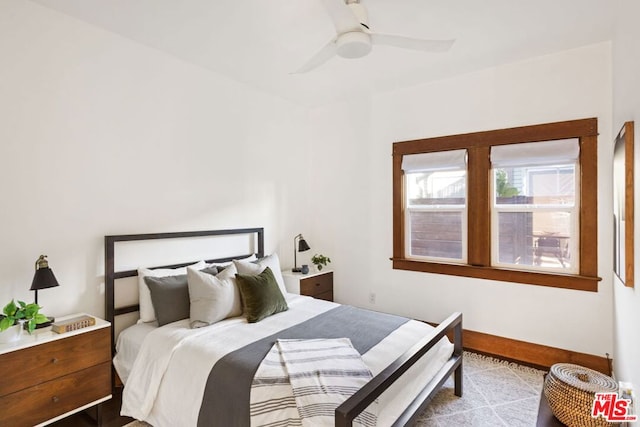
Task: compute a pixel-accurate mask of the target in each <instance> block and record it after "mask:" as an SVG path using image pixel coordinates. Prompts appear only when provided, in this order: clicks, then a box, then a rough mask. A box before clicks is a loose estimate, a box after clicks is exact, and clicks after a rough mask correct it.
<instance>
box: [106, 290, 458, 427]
mask: <svg viewBox="0 0 640 427" xmlns="http://www.w3.org/2000/svg"><path fill="white" fill-rule="evenodd" d="M288 304H289V310H288V311H286V312H284V313H279V314H277V315H274V316H271V317H269V318H267V319H264V320H263V321H261V322H259V323H255V324H249V323H247V322H246V320H245V319H243V318H233V319H226V320H223V321H221V322H218V323H216V324H215V325H212V326H209V327H206V328H200V329H189V327H188V319H185V320H183V321H179V322H174V323H171V324H169V325H165V326H163V327H161V328H158V327H155V326H154V325H149V324H138V325H134V326H132V327H130V328H127V329H126V330H125V331H123V332H122V333H121V334H120V336H119V338H118V346H117V348H118V355H117V356H116V358H115V359H114V365H115V366H116V370H117V371H118V374H119V375H120V376H121V378H122V380H123V381H124V382H125V390H124V393H123V405H122V414H123V415H128V416H132V417H134V418H136V419H139V420H144V421H147V422H148V423H150V424H152V425H154V426H156V427H162V426H195V425H197V421H198V413H199V409H200V405H201V402H202V395H203V391H204V388H205V383H206V380H207V377H208V374H209V372H210V371H211V369H212V367H213V366H214V364H215V363H216V362H217V361H218V360H220V359H221V358H222V357H224V355H226V354H228V353H229V352H231V351H234V350H236V349H238V348H241V347H243V346H245V345H247V344H250V343H252V342H254V341H257V340H259V339H261V338H264V337H266V336H269V335H271V334H273V333H275V332H277V331H279V330H283V329H285V328H288V327H290V326H292V325H295V324H298V323H300V322H302V321H304V320H307V319H309V318H311V317H314V316H316V315H318V314H320V313H324V312H326V311H328V310H331V309H332V308H335V307H337V306H338V304H335V303H332V302H328V301H322V300H315V299H313V298H309V297H304V296H299V295H295V296H293V295H288ZM431 331H433V328H432V327H431V326H429V325H426V324H424V323H422V322H417V321H408V322H406V323H405V324H403V325H402V326H401V327H399V328H398V329H396V330H394V331H393V332H391V333H390V334H389V335H388V336H386V337H385V338H384V339H382V340H381V341H380V342H379V343H378V344H376V345H375V346H373V347H372V348H371V349H369V350H368V351H367V352H366V353H365V354H363V355H362V360H363V361H364V362H365V364H366V365H367V366H368V367H369V369H370V370H371V372H372V374H373V375H374V376H375V375H376V374H378V373H380V372H381V371H382V370H383V369H384V368H386V367H387V366H388V365H389V364H391V363H392V362H393V361H394V360H395V359H397V358H398V357H399V356H400V355H401V354H402V353H403V352H404V351H406V350H407V349H408V348H410V347H411V346H412V345H413V344H415V343H416V342H417V341H419V340H420V339H421V338H423V337H425V336H429V335H430V333H431ZM452 353H453V345H452V344H451V343H449V341H448V340H447V339H446V338H443V339H442V340H441V341H440V342H439V343H438V344H437V345H436V346H434V348H432V349H431V350H430V351H429V352H428V353H427V355H426V356H425V357H423V358H422V359H421V360H420V361H419V362H418V363H417V364H416V365H414V366H413V367H411V368H410V369H409V371H408V372H407V373H406V374H405V375H403V377H402V378H401V379H400V380H398V381H396V383H394V384H393V385H392V387H391V388H389V389H388V390H387V391H386V392H385V393H384V394H383V395H382V396H381V397H380V399H379V415H378V423H379V424H378V425H381V426H384V425H390V424H392V423H393V421H395V419H396V418H397V417H398V416H399V415H400V414H401V413H402V411H403V410H404V408H405V407H406V406H407V405H408V404H409V403H410V402H411V401H412V400H413V399H414V398H415V396H416V394H417V393H418V392H419V391H420V390H421V389H422V388H423V387H424V385H425V384H426V383H428V382H429V380H430V379H431V378H433V376H434V375H435V374H436V373H437V372H438V371H439V370H440V368H441V367H442V366H443V365H444V363H445V362H446V361H447V360H448V359H449V358H450V356H451V354H452Z"/></svg>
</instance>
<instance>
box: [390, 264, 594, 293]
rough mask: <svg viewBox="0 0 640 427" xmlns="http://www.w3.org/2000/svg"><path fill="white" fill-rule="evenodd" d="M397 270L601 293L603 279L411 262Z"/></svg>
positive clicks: (396, 268) (395, 267) (394, 266)
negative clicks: (599, 284)
mask: <svg viewBox="0 0 640 427" xmlns="http://www.w3.org/2000/svg"><path fill="white" fill-rule="evenodd" d="M392 261H393V269H394V270H409V271H421V272H425V273H436V274H447V275H450V276H462V277H473V278H476V279H489V280H499V281H502V282H512V283H522V284H526V285H538V286H550V287H554V288H563V289H574V290H578V291H588V292H598V282H599V281H600V280H602V279H601V278H600V277H588V276H579V275H570V274H553V273H547V272H533V271H518V270H508V269H501V268H495V267H477V266H473V265H455V264H440V263H435V262H426V261H416V260H410V259H392Z"/></svg>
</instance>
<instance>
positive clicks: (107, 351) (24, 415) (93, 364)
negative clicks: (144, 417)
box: [0, 314, 111, 427]
mask: <svg viewBox="0 0 640 427" xmlns="http://www.w3.org/2000/svg"><path fill="white" fill-rule="evenodd" d="M75 316H78V314H75V315H73V316H67V317H75ZM64 319H65V318H60V319H57V320H64ZM0 378H1V380H0V426H11V427H20V426H29V427H30V426H34V425H46V424H49V423H51V422H53V421H57V420H59V419H62V418H65V417H66V416H68V415H71V414H73V413H75V412H78V411H81V410H83V409H86V408H89V407H92V406H95V405H97V404H99V403H101V402H104V401H106V400H109V399H110V398H111V325H110V323H109V322H106V321H104V320H101V319H98V318H96V324H95V325H94V326H89V327H86V328H83V329H79V330H76V331H72V332H66V333H62V334H56V333H54V332H51V327H48V328H43V329H40V330H36V331H35V332H34V333H33V334H32V335H29V334H28V332H27V331H23V334H22V337H21V339H20V340H19V341H17V342H15V343H12V344H0ZM98 413H100V411H98ZM99 423H100V417H99V416H98V424H99Z"/></svg>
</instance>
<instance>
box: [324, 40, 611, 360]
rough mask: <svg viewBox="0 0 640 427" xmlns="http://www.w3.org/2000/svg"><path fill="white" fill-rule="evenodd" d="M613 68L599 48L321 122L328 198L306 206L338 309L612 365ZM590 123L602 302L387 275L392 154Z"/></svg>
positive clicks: (592, 296) (561, 293) (585, 296)
mask: <svg viewBox="0 0 640 427" xmlns="http://www.w3.org/2000/svg"><path fill="white" fill-rule="evenodd" d="M610 64H611V47H610V44H609V43H604V44H598V45H594V46H589V47H584V48H581V49H575V50H570V51H566V52H562V53H558V54H554V55H549V56H544V57H540V58H535V59H531V60H528V61H524V62H519V63H514V64H510V65H505V66H501V67H497V68H492V69H488V70H484V71H480V72H476V73H473V74H467V75H463V76H459V77H456V78H452V79H449V80H444V81H440V82H435V83H432V84H428V85H422V86H418V87H414V88H410V89H405V90H399V91H395V92H392V93H387V94H383V95H380V96H376V97H375V98H374V99H373V100H371V102H368V101H367V100H366V99H362V100H361V102H360V103H357V102H353V103H352V104H350V105H347V104H337V105H333V106H329V107H325V108H322V109H318V110H316V111H315V112H314V114H313V116H312V117H313V119H314V121H318V120H323V121H324V128H323V129H324V131H323V132H318V133H316V134H315V135H316V136H317V138H318V139H317V141H316V143H315V146H317V147H322V150H321V153H322V154H320V155H318V156H317V157H314V158H313V160H312V162H313V170H314V171H315V172H316V176H315V180H316V185H320V183H324V184H325V185H326V186H327V187H328V189H329V191H330V192H331V195H330V196H329V195H326V196H320V197H317V198H314V199H312V201H311V203H312V204H314V207H313V210H314V212H316V214H317V217H318V218H321V220H318V221H317V223H316V230H318V229H319V228H318V227H321V226H322V224H330V226H329V227H327V228H326V229H325V231H326V233H327V235H326V236H325V237H324V238H323V244H324V245H326V246H327V247H330V250H329V249H327V252H329V254H330V255H331V256H332V258H333V259H334V263H333V264H334V265H333V266H334V267H335V269H336V273H335V274H336V297H337V300H338V301H339V302H344V303H349V304H355V305H359V306H365V307H372V308H374V309H377V310H381V311H389V312H395V313H400V314H405V315H408V316H412V317H415V318H419V319H424V320H429V321H436V322H438V321H441V320H443V319H444V318H445V317H446V316H447V315H448V314H450V313H451V312H453V311H462V312H463V313H464V316H465V317H464V322H465V328H467V329H471V330H476V331H481V332H486V333H489V334H494V335H499V336H504V337H509V338H514V339H519V340H524V341H529V342H534V343H540V344H545V345H550V346H554V347H559V348H565V349H570V350H574V351H579V352H585V353H591V354H597V355H600V356H604V354H605V352H608V353H612V350H613V344H612V338H611V331H612V323H611V319H612V289H611V288H612V273H611V270H612V266H611V255H610V254H611V247H612V241H611V233H610V228H611V227H610V224H611V221H610V218H611V200H610V194H611V191H610V187H611V165H610V163H611V162H610V159H611V152H612V151H611V150H612V148H611V141H610V135H611V90H612V89H611V70H610V68H611V66H610ZM588 117H598V124H599V130H600V135H601V138H600V140H599V159H600V169H599V183H598V184H599V193H600V198H599V210H598V216H599V232H598V239H599V240H598V247H599V252H598V257H599V274H600V276H601V277H602V279H603V280H602V281H601V282H600V284H599V291H598V292H597V293H593V292H581V291H573V290H565V289H555V288H545V287H540V286H532V285H521V284H514V283H503V282H496V281H489V280H478V279H471V278H459V277H451V276H445V275H436V274H426V273H418V272H409V271H399V270H393V269H392V268H391V263H390V261H389V257H390V256H391V255H392V209H391V190H392V179H391V166H392V162H391V144H392V142H394V141H402V140H408V139H417V138H425V137H433V136H440V135H448V134H458V133H465V132H475V131H481V130H491V129H500V128H507V127H514V126H522V125H530V124H537V123H547V122H554V121H562V120H571V119H581V118H588ZM316 126H318V127H320V125H319V124H317V123H316ZM354 240H355V241H354ZM370 292H375V294H376V304H373V305H372V304H370V303H369V300H368V296H369V293H370Z"/></svg>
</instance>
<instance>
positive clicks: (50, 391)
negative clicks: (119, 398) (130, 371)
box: [0, 362, 111, 427]
mask: <svg viewBox="0 0 640 427" xmlns="http://www.w3.org/2000/svg"><path fill="white" fill-rule="evenodd" d="M110 394H111V362H106V363H103V364H101V365H98V366H93V367H91V368H88V369H83V370H82V371H79V372H75V373H73V374H70V375H65V376H64V377H60V378H58V379H55V380H52V381H47V382H45V383H42V384H39V385H36V386H33V387H30V388H28V389H25V390H21V391H18V392H16V393H13V394H9V395H7V396H4V397H0V426H12V427H20V426H33V425H36V424H38V423H40V422H43V421H46V420H49V419H51V418H54V417H57V416H58V415H61V414H64V413H66V412H69V411H72V410H74V409H76V408H79V407H81V406H84V405H86V404H89V403H91V402H94V401H96V400H98V399H101V398H103V397H107V396H109V395H110Z"/></svg>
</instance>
